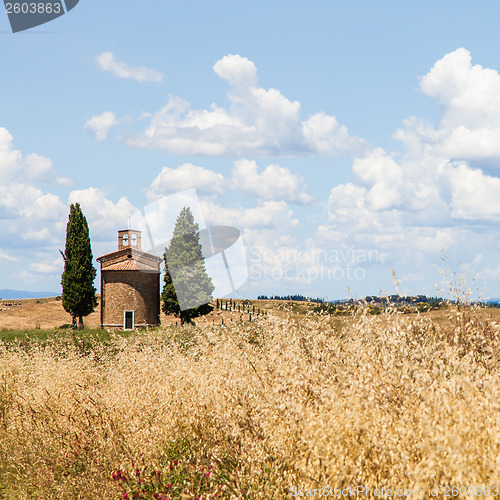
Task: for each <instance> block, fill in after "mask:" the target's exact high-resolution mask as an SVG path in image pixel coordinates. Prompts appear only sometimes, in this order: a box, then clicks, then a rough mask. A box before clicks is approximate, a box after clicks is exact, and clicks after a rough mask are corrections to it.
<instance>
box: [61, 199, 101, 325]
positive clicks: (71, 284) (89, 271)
mask: <svg viewBox="0 0 500 500" xmlns="http://www.w3.org/2000/svg"><path fill="white" fill-rule="evenodd" d="M61 253H62V252H61ZM62 256H63V258H64V271H63V274H62V276H61V284H62V305H63V307H64V309H65V311H67V312H68V313H69V314H71V317H72V324H73V328H76V319H77V318H78V327H79V328H83V317H84V316H88V315H89V314H90V313H91V312H93V311H94V308H95V307H96V306H97V297H96V289H95V287H94V280H95V276H96V269H95V267H94V265H93V264H92V248H91V246H90V237H89V227H88V225H87V219H86V218H85V216H84V215H83V212H82V210H81V208H80V205H79V204H78V203H76V204H74V205H73V204H72V205H71V206H70V212H69V219H68V224H67V226H66V246H65V248H64V253H62Z"/></svg>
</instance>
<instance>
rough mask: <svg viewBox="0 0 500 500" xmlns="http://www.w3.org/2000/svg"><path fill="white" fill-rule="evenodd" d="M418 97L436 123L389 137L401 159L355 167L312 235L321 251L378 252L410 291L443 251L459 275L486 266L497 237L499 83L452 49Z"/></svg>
mask: <svg viewBox="0 0 500 500" xmlns="http://www.w3.org/2000/svg"><path fill="white" fill-rule="evenodd" d="M420 88H421V90H422V91H423V92H424V93H425V94H426V95H428V96H429V97H431V98H433V99H435V100H436V103H437V105H438V107H439V110H440V115H439V118H438V119H437V121H436V123H430V122H429V121H427V120H425V119H422V118H417V117H410V118H409V119H407V120H405V121H404V124H403V125H404V126H403V128H402V129H400V130H398V131H397V132H396V134H395V138H396V139H398V140H400V141H401V143H402V144H403V146H404V152H403V154H398V153H387V152H386V151H384V150H383V149H381V148H377V149H374V150H372V151H370V152H369V153H367V154H365V155H364V156H361V157H358V158H356V159H355V160H354V162H353V167H352V170H353V174H354V176H355V178H354V181H353V182H351V183H346V184H341V185H337V186H333V187H332V189H331V192H330V197H329V200H328V217H327V220H326V221H325V222H324V223H323V224H321V225H320V227H319V229H318V231H317V238H318V241H319V242H325V243H326V242H329V243H330V244H333V245H336V246H338V247H340V248H341V247H349V246H354V247H358V248H359V247H365V248H375V249H377V250H378V251H379V252H380V255H381V258H382V259H383V260H385V262H387V263H390V264H391V265H392V266H394V267H397V268H399V269H401V270H403V273H404V275H405V276H406V277H408V278H409V279H410V278H411V279H412V280H413V281H415V280H417V279H418V276H419V275H420V276H422V275H423V274H425V273H428V271H429V270H431V269H434V270H437V269H438V268H439V266H440V265H442V264H441V262H440V260H439V255H440V252H441V249H446V250H447V251H450V252H452V253H455V254H458V255H459V258H460V259H461V260H462V261H463V262H464V265H463V266H464V267H463V268H464V269H469V270H470V269H476V268H478V267H480V262H479V261H478V255H481V256H482V257H481V262H483V261H486V260H488V259H492V258H493V254H494V252H495V243H494V242H495V241H497V240H498V238H499V237H500V231H499V230H498V227H497V226H498V221H499V219H500V198H499V197H498V192H499V191H500V179H499V178H498V177H496V176H494V175H492V173H491V171H492V165H493V167H494V166H495V165H498V162H491V161H490V160H495V159H496V158H498V157H499V155H500V146H499V144H500V141H499V140H498V138H499V137H500V75H499V74H498V73H497V71H495V70H491V69H485V68H483V67H481V66H479V65H472V63H471V56H470V53H469V52H468V51H466V50H465V49H458V50H456V51H454V52H452V53H450V54H447V55H446V56H444V57H443V58H442V59H440V60H439V61H437V62H436V64H434V66H433V67H432V68H431V70H430V71H429V72H428V73H427V74H426V75H425V76H424V77H422V79H421V81H420ZM486 170H488V171H486ZM485 254H488V257H487V258H485V257H484V256H485Z"/></svg>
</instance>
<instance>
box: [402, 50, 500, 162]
mask: <svg viewBox="0 0 500 500" xmlns="http://www.w3.org/2000/svg"><path fill="white" fill-rule="evenodd" d="M471 61H472V58H471V54H470V52H469V51H467V50H466V49H464V48H460V49H457V50H455V51H454V52H451V53H449V54H446V55H445V56H444V57H443V58H441V59H440V60H439V61H437V62H436V64H434V66H433V67H432V69H431V70H430V71H429V72H428V73H427V74H426V75H424V76H423V77H422V78H421V81H420V89H421V90H422V92H424V93H425V94H426V95H428V96H429V97H432V98H434V99H436V101H437V104H438V106H439V109H440V117H439V120H438V121H437V123H436V124H431V123H428V122H426V121H424V120H418V119H417V118H415V117H411V118H409V119H408V120H405V122H404V124H403V125H404V126H403V128H402V129H400V130H398V131H397V132H396V133H395V135H394V137H395V138H396V139H399V140H401V141H402V142H403V143H404V144H405V146H406V147H407V149H408V151H411V152H413V153H417V152H419V151H420V152H428V153H432V154H433V155H434V156H440V157H443V158H451V159H455V160H457V159H467V160H472V159H485V158H500V140H499V137H500V75H499V74H498V72H497V71H496V70H493V69H489V68H483V67H482V66H480V65H479V64H476V65H472V62H471Z"/></svg>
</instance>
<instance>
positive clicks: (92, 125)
mask: <svg viewBox="0 0 500 500" xmlns="http://www.w3.org/2000/svg"><path fill="white" fill-rule="evenodd" d="M116 125H118V120H117V119H116V116H115V114H114V113H112V112H111V111H105V112H104V113H102V114H100V115H94V116H92V118H89V119H88V120H87V121H86V122H85V130H91V131H92V132H94V133H95V137H96V139H97V140H98V141H104V139H106V138H107V137H108V135H109V131H110V129H111V128H112V127H115V126H116Z"/></svg>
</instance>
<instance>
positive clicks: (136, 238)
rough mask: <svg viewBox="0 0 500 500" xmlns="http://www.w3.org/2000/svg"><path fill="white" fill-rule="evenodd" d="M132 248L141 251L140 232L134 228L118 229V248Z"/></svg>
mask: <svg viewBox="0 0 500 500" xmlns="http://www.w3.org/2000/svg"><path fill="white" fill-rule="evenodd" d="M124 248H132V249H134V250H139V251H141V232H140V231H136V230H134V229H123V230H121V231H118V250H122V249H124Z"/></svg>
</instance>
